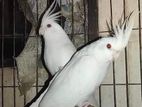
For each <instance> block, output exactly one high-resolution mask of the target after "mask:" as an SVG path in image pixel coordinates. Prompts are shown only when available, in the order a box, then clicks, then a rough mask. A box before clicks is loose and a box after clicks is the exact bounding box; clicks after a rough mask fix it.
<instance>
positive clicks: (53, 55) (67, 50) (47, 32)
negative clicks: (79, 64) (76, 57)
mask: <svg viewBox="0 0 142 107" xmlns="http://www.w3.org/2000/svg"><path fill="white" fill-rule="evenodd" d="M56 5H57V3H56V1H55V0H54V1H53V3H52V4H51V6H50V7H49V8H48V10H47V11H46V13H45V14H44V16H43V18H42V22H41V26H40V29H39V34H40V35H43V38H44V41H45V48H44V60H45V64H46V66H47V68H48V69H49V72H50V73H51V74H52V75H54V74H55V73H56V72H57V71H59V70H60V69H62V67H63V66H64V65H65V64H66V63H67V62H68V61H69V60H70V58H71V56H72V55H73V54H74V53H75V52H76V48H75V46H74V45H73V43H72V42H71V40H70V39H69V38H68V35H67V34H66V33H65V31H64V30H63V29H62V27H61V26H60V25H59V24H58V23H57V22H56V20H57V18H58V17H59V14H60V12H57V13H54V14H53V12H54V10H55V8H56Z"/></svg>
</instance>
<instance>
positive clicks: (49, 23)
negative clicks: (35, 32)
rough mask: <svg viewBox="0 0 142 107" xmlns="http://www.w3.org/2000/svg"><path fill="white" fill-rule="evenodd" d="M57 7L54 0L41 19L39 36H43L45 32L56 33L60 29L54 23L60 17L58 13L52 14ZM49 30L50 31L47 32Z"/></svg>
mask: <svg viewBox="0 0 142 107" xmlns="http://www.w3.org/2000/svg"><path fill="white" fill-rule="evenodd" d="M56 6H57V3H56V0H54V1H53V3H52V4H51V5H50V7H49V8H48V9H47V10H46V12H45V13H44V15H43V17H42V21H41V25H40V28H39V35H42V36H44V35H45V33H46V32H49V33H51V34H52V33H55V32H56V33H57V31H59V29H61V27H60V26H59V25H58V23H57V22H56V21H57V20H58V17H60V12H56V13H53V12H54V10H55V8H56ZM49 29H50V30H49Z"/></svg>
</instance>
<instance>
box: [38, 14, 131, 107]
mask: <svg viewBox="0 0 142 107" xmlns="http://www.w3.org/2000/svg"><path fill="white" fill-rule="evenodd" d="M48 24H50V25H51V27H52V23H48ZM132 27H133V17H132V14H130V15H129V16H128V17H127V18H126V20H125V21H124V23H122V24H118V25H117V26H116V27H114V29H113V30H114V34H113V37H104V38H101V39H99V40H97V41H95V42H93V43H91V44H89V45H87V46H85V47H84V48H82V49H80V50H79V51H77V52H76V53H75V54H74V56H73V57H72V59H71V60H70V61H69V62H68V63H67V65H66V66H65V67H64V68H63V69H62V71H61V72H58V74H56V76H55V77H54V78H53V79H52V81H51V83H50V85H49V87H48V88H47V89H46V90H45V91H44V93H43V94H42V95H41V96H40V97H39V99H38V101H39V102H40V103H39V107H75V106H79V107H82V106H84V107H86V106H87V105H85V103H84V102H86V104H87V99H88V97H89V96H90V95H91V94H92V93H94V91H95V89H96V88H97V87H98V86H99V85H100V84H101V82H102V80H103V78H104V77H105V75H106V73H107V71H108V68H109V66H110V64H111V62H112V61H113V60H114V59H116V58H117V57H118V56H119V54H120V52H121V51H122V50H123V49H124V48H125V47H126V45H127V44H128V40H129V37H130V33H131V31H132ZM40 100H41V101H40Z"/></svg>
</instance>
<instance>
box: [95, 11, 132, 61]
mask: <svg viewBox="0 0 142 107" xmlns="http://www.w3.org/2000/svg"><path fill="white" fill-rule="evenodd" d="M133 19H134V16H133V15H132V13H131V14H130V15H129V16H127V17H126V19H125V20H124V21H123V22H122V23H120V22H119V23H118V24H117V25H116V26H115V27H113V28H112V36H109V37H103V38H101V39H99V40H98V41H96V43H95V44H96V45H95V49H96V51H95V54H97V58H99V60H100V59H101V61H102V60H105V61H112V60H114V59H117V58H118V56H119V54H120V53H121V51H122V50H123V49H124V48H125V47H126V46H127V44H128V40H129V38H130V34H131V31H132V28H133V21H134V20H133Z"/></svg>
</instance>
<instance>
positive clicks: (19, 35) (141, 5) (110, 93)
mask: <svg viewBox="0 0 142 107" xmlns="http://www.w3.org/2000/svg"><path fill="white" fill-rule="evenodd" d="M57 2H58V7H57V10H56V11H59V10H61V13H62V17H61V18H60V22H59V23H60V24H61V26H62V27H63V28H64V30H65V31H66V32H67V34H68V35H69V37H70V39H71V40H72V41H73V43H74V45H75V46H76V47H77V48H79V47H80V46H82V45H84V44H86V43H87V42H88V41H91V40H93V39H95V38H97V37H98V35H107V34H108V32H109V31H108V29H107V27H106V20H109V19H111V22H113V21H114V22H115V21H117V20H118V19H119V18H120V14H122V13H123V12H124V15H123V16H124V18H125V17H126V16H127V14H128V11H131V10H133V8H135V9H136V11H137V14H136V19H135V20H136V24H135V26H134V28H133V32H132V39H131V40H130V43H129V45H128V47H127V48H126V49H125V50H124V51H123V52H122V55H121V56H120V58H119V59H120V60H118V61H117V62H114V63H113V64H112V67H111V69H110V72H109V74H108V75H107V76H106V78H105V80H104V82H103V83H102V84H101V85H100V87H99V88H98V90H97V91H96V92H95V96H96V100H97V102H98V104H99V107H141V106H142V99H141V98H142V56H141V55H142V41H141V39H142V36H141V19H142V18H141V9H142V0H136V1H134V0H119V1H115V0H109V1H108V0H100V1H99V0H88V1H87V0H57ZM51 3H52V0H0V6H1V7H0V8H1V10H0V14H1V22H0V24H1V29H0V49H1V51H0V54H1V58H0V59H1V61H0V64H1V65H0V67H1V68H0V107H24V105H26V104H27V103H29V102H30V101H31V100H32V99H33V98H34V97H35V95H36V94H37V93H38V92H39V91H40V90H41V89H42V87H43V85H44V84H45V81H46V80H47V79H49V76H50V75H48V73H47V70H46V69H45V67H44V65H43V63H42V59H41V54H42V41H41V39H40V38H39V36H38V35H37V33H36V31H37V27H38V24H39V20H41V19H40V18H41V14H42V13H43V12H44V11H45V9H46V8H48V7H49V6H50V4H51ZM119 8H121V9H119ZM21 26H22V27H21ZM133 55H135V56H133ZM95 107H96V106H95Z"/></svg>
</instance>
